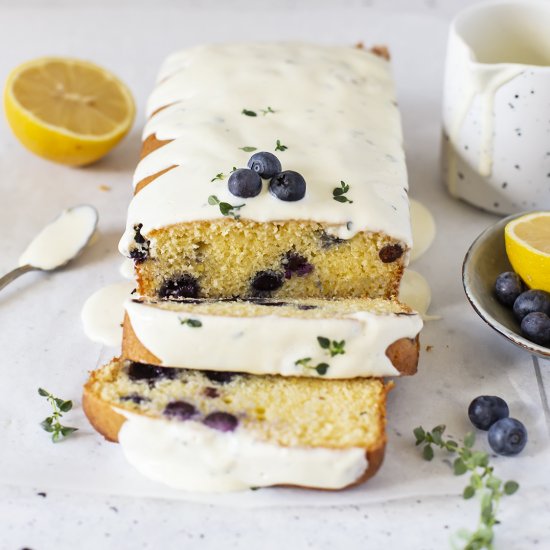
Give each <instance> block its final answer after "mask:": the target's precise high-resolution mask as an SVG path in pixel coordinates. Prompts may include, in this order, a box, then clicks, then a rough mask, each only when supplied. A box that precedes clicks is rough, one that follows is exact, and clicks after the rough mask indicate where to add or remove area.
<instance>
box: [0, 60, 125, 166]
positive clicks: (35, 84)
mask: <svg viewBox="0 0 550 550" xmlns="http://www.w3.org/2000/svg"><path fill="white" fill-rule="evenodd" d="M4 108H5V111H6V116H7V119H8V122H9V125H10V126H11V129H12V131H13V133H14V134H15V135H16V137H17V138H18V139H19V141H20V142H21V143H22V144H23V145H24V146H25V147H27V149H29V150H31V151H32V152H33V153H36V154H37V155H40V156H41V157H44V158H46V159H49V160H52V161H54V162H59V163H61V164H67V165H70V166H82V165H85V164H90V163H91V162H94V161H96V160H98V159H100V158H101V157H103V156H104V155H106V154H107V153H108V152H109V151H110V150H111V149H112V148H113V147H114V146H115V145H116V144H117V143H118V142H119V141H120V140H121V139H122V138H123V137H124V136H125V135H126V134H127V133H128V131H129V130H130V128H131V126H132V123H133V121H134V117H135V106H134V100H133V98H132V94H131V93H130V90H129V89H128V88H127V87H126V85H125V84H123V83H122V82H121V81H120V80H119V79H118V78H116V77H115V76H114V75H113V74H111V73H110V72H109V71H106V70H105V69H103V68H101V67H98V66H97V65H94V64H93V63H89V62H88V61H81V60H79V59H66V58H56V57H44V58H40V59H34V60H32V61H29V62H27V63H23V64H22V65H19V66H18V67H16V68H15V69H14V70H13V71H12V72H11V73H10V75H9V76H8V79H7V82H6V85H5V88H4Z"/></svg>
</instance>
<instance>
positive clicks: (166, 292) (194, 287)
mask: <svg viewBox="0 0 550 550" xmlns="http://www.w3.org/2000/svg"><path fill="white" fill-rule="evenodd" d="M199 291H200V287H199V283H198V281H197V279H196V278H195V277H193V275H189V274H188V273H184V274H183V275H178V276H176V277H172V278H171V279H168V280H166V281H164V283H162V286H161V287H160V289H159V291H158V295H159V298H162V299H163V300H174V299H176V300H177V299H178V298H196V297H197V296H198V294H199Z"/></svg>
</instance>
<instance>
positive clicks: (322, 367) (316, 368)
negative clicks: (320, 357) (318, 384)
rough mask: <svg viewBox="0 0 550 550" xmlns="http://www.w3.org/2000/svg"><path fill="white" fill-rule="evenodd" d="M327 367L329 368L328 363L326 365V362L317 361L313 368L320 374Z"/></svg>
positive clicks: (325, 371)
mask: <svg viewBox="0 0 550 550" xmlns="http://www.w3.org/2000/svg"><path fill="white" fill-rule="evenodd" d="M328 369H329V365H327V363H319V364H318V365H317V366H316V367H315V370H316V371H317V374H320V375H321V376H322V375H324V374H326V373H327V371H328Z"/></svg>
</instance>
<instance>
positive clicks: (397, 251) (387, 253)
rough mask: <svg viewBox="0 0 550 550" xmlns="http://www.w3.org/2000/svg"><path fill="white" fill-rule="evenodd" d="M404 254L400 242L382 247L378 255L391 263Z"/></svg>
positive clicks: (386, 262)
mask: <svg viewBox="0 0 550 550" xmlns="http://www.w3.org/2000/svg"><path fill="white" fill-rule="evenodd" d="M401 256H403V249H402V248H401V247H400V246H399V245H398V244H388V245H386V246H384V247H383V248H381V249H380V252H379V253H378V257H379V258H380V259H381V260H382V261H383V262H384V263H385V264H390V263H392V262H395V261H396V260H399V258H401Z"/></svg>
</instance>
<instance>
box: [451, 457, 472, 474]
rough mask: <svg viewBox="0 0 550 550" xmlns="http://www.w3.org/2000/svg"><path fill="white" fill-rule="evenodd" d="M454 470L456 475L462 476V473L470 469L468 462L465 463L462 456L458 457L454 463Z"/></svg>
mask: <svg viewBox="0 0 550 550" xmlns="http://www.w3.org/2000/svg"><path fill="white" fill-rule="evenodd" d="M453 471H454V474H455V476H461V475H462V474H465V473H466V472H467V471H468V468H467V467H466V464H464V461H463V460H462V459H461V458H457V459H455V461H454V463H453Z"/></svg>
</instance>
